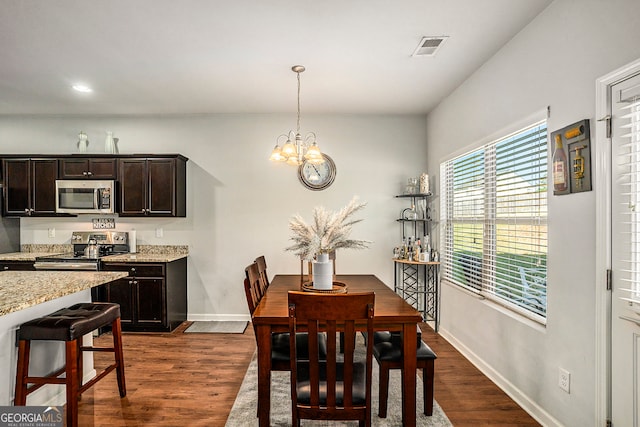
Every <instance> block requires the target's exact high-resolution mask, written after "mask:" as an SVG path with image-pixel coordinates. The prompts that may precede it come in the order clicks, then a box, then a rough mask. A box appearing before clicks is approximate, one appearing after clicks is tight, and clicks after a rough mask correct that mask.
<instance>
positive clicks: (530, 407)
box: [436, 327, 562, 427]
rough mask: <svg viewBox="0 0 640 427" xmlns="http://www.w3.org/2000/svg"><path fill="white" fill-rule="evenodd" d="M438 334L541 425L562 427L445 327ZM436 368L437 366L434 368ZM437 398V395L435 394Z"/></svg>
mask: <svg viewBox="0 0 640 427" xmlns="http://www.w3.org/2000/svg"><path fill="white" fill-rule="evenodd" d="M439 334H440V336H442V337H443V338H444V339H445V340H447V341H448V342H449V344H451V345H452V346H453V347H454V348H455V349H456V350H458V352H460V354H462V355H463V356H464V357H466V358H467V360H469V361H470V362H471V363H472V364H473V365H474V366H475V367H476V368H478V369H479V370H480V372H482V373H483V374H484V375H485V376H486V377H487V378H489V379H490V380H491V381H493V383H494V384H495V385H497V386H498V387H499V388H500V389H501V390H502V391H504V392H505V393H506V394H507V395H508V396H509V397H510V398H512V399H513V400H514V401H515V402H516V403H517V404H518V405H520V407H521V408H522V409H524V410H525V411H526V412H527V413H528V414H529V415H531V416H532V417H533V418H534V419H535V420H536V421H538V422H539V423H540V424H542V425H543V426H557V427H562V423H560V421H558V420H556V419H555V418H554V417H553V416H551V414H549V413H548V412H547V411H545V410H544V409H543V408H542V407H541V406H540V405H538V404H537V403H536V402H534V401H533V400H531V399H530V398H529V396H527V395H526V394H524V393H523V392H522V390H520V389H519V388H517V387H516V386H515V385H513V384H512V383H511V382H510V381H508V380H507V379H506V378H505V377H503V376H502V375H501V374H500V373H499V372H497V371H496V370H495V369H493V367H492V366H491V365H489V364H487V363H486V362H485V361H484V360H482V359H481V358H480V357H478V355H477V354H475V353H474V352H473V351H471V349H469V348H468V347H467V346H465V345H464V344H463V343H462V342H460V341H458V340H457V339H456V338H455V337H454V336H453V335H451V334H450V333H449V332H448V331H447V330H446V329H442V327H441V328H440V331H439ZM436 369H437V368H436ZM436 399H437V396H436Z"/></svg>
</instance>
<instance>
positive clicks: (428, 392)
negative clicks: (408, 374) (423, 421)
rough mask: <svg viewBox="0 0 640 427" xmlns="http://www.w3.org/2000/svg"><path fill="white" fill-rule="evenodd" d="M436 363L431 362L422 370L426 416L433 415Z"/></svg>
mask: <svg viewBox="0 0 640 427" xmlns="http://www.w3.org/2000/svg"><path fill="white" fill-rule="evenodd" d="M434 371H435V370H434V361H433V360H429V361H428V362H427V365H426V366H425V367H424V369H422V387H423V389H422V394H423V396H424V414H425V415H429V416H431V415H433V375H434Z"/></svg>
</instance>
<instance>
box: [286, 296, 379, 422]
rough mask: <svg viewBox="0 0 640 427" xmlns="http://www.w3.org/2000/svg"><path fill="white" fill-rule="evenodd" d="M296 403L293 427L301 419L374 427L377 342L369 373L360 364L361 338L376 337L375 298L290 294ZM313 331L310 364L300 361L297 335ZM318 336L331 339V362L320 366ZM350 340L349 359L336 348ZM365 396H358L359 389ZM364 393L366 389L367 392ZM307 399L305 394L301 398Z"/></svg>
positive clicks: (369, 360) (347, 346)
mask: <svg viewBox="0 0 640 427" xmlns="http://www.w3.org/2000/svg"><path fill="white" fill-rule="evenodd" d="M288 301H289V335H290V352H291V397H292V405H293V406H292V416H293V418H292V419H293V425H297V423H298V421H299V419H301V418H302V419H326V420H349V419H351V420H353V419H359V420H361V421H362V423H364V424H365V425H370V423H371V372H372V352H373V340H367V341H366V355H365V360H364V362H365V363H364V365H365V366H364V368H362V367H361V362H362V361H359V360H358V361H356V360H354V352H355V349H356V345H355V343H356V333H357V331H358V330H363V331H366V332H367V334H368V336H373V315H374V302H375V295H374V293H373V292H370V293H362V294H317V293H312V292H297V291H290V292H289V299H288ZM300 331H308V332H309V339H308V346H309V349H308V354H309V360H308V361H305V362H301V361H300V360H297V355H296V347H297V346H296V341H295V340H296V338H295V337H296V333H297V332H300ZM318 332H320V333H325V334H326V337H327V355H326V360H323V361H320V360H318V356H317V354H318V343H317V339H314V338H313V337H315V336H317V334H318ZM341 333H343V334H344V343H345V344H344V354H343V355H342V356H340V357H339V356H338V353H339V351H338V346H337V344H336V342H337V340H338V339H339V336H340V334H341ZM355 383H358V384H360V385H359V388H358V390H365V394H364V395H362V394H361V393H360V392H359V393H357V398H356V393H354V384H355ZM363 387H364V388H363ZM299 393H302V394H299Z"/></svg>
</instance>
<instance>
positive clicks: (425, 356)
mask: <svg viewBox="0 0 640 427" xmlns="http://www.w3.org/2000/svg"><path fill="white" fill-rule="evenodd" d="M373 355H374V356H375V358H376V359H377V360H379V361H381V362H399V361H401V360H402V347H401V346H399V345H396V344H394V343H393V342H390V341H386V342H381V343H378V344H376V345H374V346H373ZM416 355H417V359H418V360H429V359H436V354H435V353H434V352H433V350H431V348H429V346H428V345H426V344H425V343H424V341H420V345H419V346H418V348H417V350H416Z"/></svg>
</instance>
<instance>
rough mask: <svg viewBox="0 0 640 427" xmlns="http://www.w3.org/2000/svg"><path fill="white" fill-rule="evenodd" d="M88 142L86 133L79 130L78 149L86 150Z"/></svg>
mask: <svg viewBox="0 0 640 427" xmlns="http://www.w3.org/2000/svg"><path fill="white" fill-rule="evenodd" d="M88 144H89V140H88V139H87V134H86V133H84V132H80V133H79V134H78V151H80V152H81V153H84V152H85V151H87V145H88Z"/></svg>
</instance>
